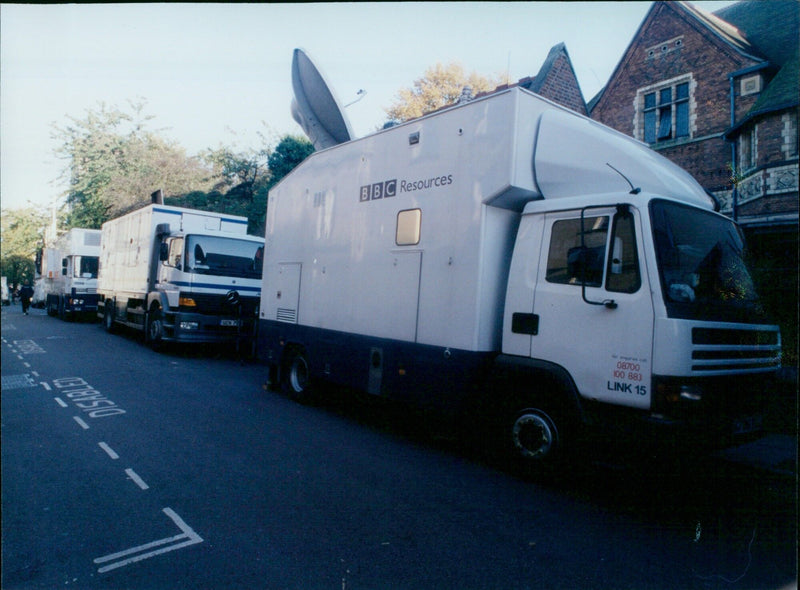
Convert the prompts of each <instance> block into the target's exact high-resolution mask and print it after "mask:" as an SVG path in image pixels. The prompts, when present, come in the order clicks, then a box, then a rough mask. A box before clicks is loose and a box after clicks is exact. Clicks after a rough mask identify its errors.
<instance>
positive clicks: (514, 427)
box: [504, 407, 565, 478]
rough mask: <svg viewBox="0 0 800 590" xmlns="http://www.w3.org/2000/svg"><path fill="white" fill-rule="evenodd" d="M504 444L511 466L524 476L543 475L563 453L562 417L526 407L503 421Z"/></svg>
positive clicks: (546, 473)
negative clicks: (511, 462) (557, 417)
mask: <svg viewBox="0 0 800 590" xmlns="http://www.w3.org/2000/svg"><path fill="white" fill-rule="evenodd" d="M504 429H505V433H504V438H505V439H506V441H507V442H506V447H507V449H508V452H509V454H510V456H511V460H512V461H513V466H514V470H515V471H517V472H518V473H520V474H521V475H523V476H525V477H534V478H535V477H546V476H548V475H550V474H551V473H552V472H553V470H554V469H555V468H556V467H557V466H559V465H560V464H561V462H562V459H563V457H564V434H565V428H564V423H563V421H559V420H558V419H556V417H555V414H554V413H553V412H549V411H547V410H546V409H543V408H539V407H527V408H524V409H521V410H519V411H517V412H514V413H512V414H511V415H510V416H509V418H508V419H507V420H506V421H505V426H504Z"/></svg>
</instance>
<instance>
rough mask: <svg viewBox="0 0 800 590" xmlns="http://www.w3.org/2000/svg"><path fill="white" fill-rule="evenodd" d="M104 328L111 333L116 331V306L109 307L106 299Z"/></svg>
mask: <svg viewBox="0 0 800 590" xmlns="http://www.w3.org/2000/svg"><path fill="white" fill-rule="evenodd" d="M103 328H105V331H106V332H108V333H109V334H113V333H114V308H113V307H109V302H108V301H106V305H105V308H104V310H103Z"/></svg>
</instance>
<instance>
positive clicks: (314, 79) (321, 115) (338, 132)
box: [292, 49, 353, 150]
mask: <svg viewBox="0 0 800 590" xmlns="http://www.w3.org/2000/svg"><path fill="white" fill-rule="evenodd" d="M292 88H293V89H294V99H293V100H292V117H293V118H294V120H295V121H297V123H298V124H299V125H300V127H302V128H303V131H305V133H306V135H307V136H308V138H309V139H310V140H311V143H313V144H314V148H315V149H318V150H321V149H325V148H329V147H332V146H334V145H338V144H340V143H344V142H346V141H350V140H351V139H353V131H352V129H351V128H350V122H349V121H348V120H347V116H346V115H345V114H344V110H343V109H342V107H341V106H340V104H339V101H338V100H337V99H336V96H335V95H334V94H333V90H332V89H331V87H330V86H329V85H328V83H327V81H326V80H325V77H324V76H323V75H322V72H321V71H320V70H319V68H317V66H315V65H314V62H313V61H312V59H311V58H310V57H309V56H308V54H307V53H306V52H305V51H303V50H302V49H295V50H294V57H293V58H292Z"/></svg>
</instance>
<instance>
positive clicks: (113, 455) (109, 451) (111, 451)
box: [97, 442, 119, 459]
mask: <svg viewBox="0 0 800 590" xmlns="http://www.w3.org/2000/svg"><path fill="white" fill-rule="evenodd" d="M97 446H99V447H100V448H101V449H103V450H104V451H105V452H106V454H107V455H108V456H109V457H111V458H112V459H119V455H117V454H116V453H115V452H114V449H112V448H111V447H109V446H108V445H107V444H106V443H104V442H99V443H97Z"/></svg>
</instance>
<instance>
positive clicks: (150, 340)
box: [145, 307, 164, 350]
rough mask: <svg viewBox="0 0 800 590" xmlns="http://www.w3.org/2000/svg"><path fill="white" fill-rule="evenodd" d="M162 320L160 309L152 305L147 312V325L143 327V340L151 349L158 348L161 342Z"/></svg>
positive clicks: (162, 332)
mask: <svg viewBox="0 0 800 590" xmlns="http://www.w3.org/2000/svg"><path fill="white" fill-rule="evenodd" d="M163 338H164V320H163V318H162V316H161V309H160V308H158V307H153V308H152V309H151V310H150V312H149V313H148V314H147V326H146V327H145V340H147V344H148V345H149V346H150V348H152V349H153V350H159V349H160V348H161V345H162V344H163V342H164V341H163Z"/></svg>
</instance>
